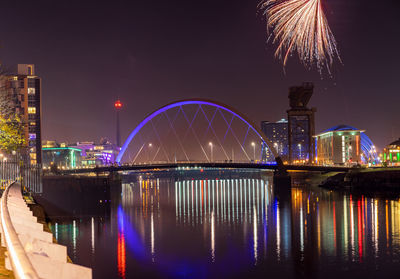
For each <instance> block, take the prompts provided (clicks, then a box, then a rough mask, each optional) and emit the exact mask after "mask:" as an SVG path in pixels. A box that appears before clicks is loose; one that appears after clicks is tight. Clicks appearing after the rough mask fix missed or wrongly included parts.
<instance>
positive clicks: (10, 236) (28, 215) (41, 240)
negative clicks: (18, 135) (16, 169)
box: [0, 183, 92, 279]
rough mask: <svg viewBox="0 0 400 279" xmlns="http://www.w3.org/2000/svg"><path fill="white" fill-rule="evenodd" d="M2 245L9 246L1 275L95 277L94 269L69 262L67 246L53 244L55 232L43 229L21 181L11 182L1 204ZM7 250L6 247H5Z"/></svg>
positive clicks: (84, 278)
mask: <svg viewBox="0 0 400 279" xmlns="http://www.w3.org/2000/svg"><path fill="white" fill-rule="evenodd" d="M0 229H1V244H2V246H3V247H6V249H7V251H6V253H5V255H6V256H5V259H4V263H5V264H4V267H5V268H6V269H9V270H12V271H13V272H6V271H5V270H4V276H3V273H2V272H3V269H4V267H2V266H1V263H2V262H3V261H2V259H1V256H0V273H2V274H0V278H1V276H3V278H14V277H15V278H31V279H34V278H57V279H62V278H82V279H86V278H92V270H91V269H90V268H87V267H83V266H79V265H76V264H72V263H69V262H68V261H67V248H66V247H65V246H62V245H59V244H56V243H53V235H52V234H51V233H49V232H45V231H44V230H43V224H40V223H38V222H37V218H36V217H35V216H33V214H32V211H30V209H29V207H28V206H27V204H26V202H25V200H24V199H23V196H22V193H21V186H20V184H19V183H12V184H10V185H9V186H8V187H7V188H6V190H5V191H4V193H3V195H2V198H1V203H0ZM2 251H4V249H3V250H2Z"/></svg>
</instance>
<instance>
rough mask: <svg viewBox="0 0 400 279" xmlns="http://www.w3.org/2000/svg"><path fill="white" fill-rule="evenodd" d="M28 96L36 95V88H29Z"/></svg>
mask: <svg viewBox="0 0 400 279" xmlns="http://www.w3.org/2000/svg"><path fill="white" fill-rule="evenodd" d="M28 94H29V95H35V88H31V87H29V88H28Z"/></svg>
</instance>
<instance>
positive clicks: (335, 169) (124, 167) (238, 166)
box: [60, 162, 350, 174]
mask: <svg viewBox="0 0 400 279" xmlns="http://www.w3.org/2000/svg"><path fill="white" fill-rule="evenodd" d="M177 168H211V169H212V168H220V169H221V168H224V169H259V170H277V169H278V167H277V165H268V164H255V163H229V162H228V163H207V162H206V163H190V162H188V163H163V164H148V165H121V166H101V167H94V168H81V169H70V170H62V171H60V172H61V173H63V174H75V173H76V174H78V173H91V172H96V173H103V172H118V171H133V170H162V169H177ZM285 168H286V170H289V171H290V170H292V171H322V172H347V171H348V170H350V168H349V167H325V166H307V165H285Z"/></svg>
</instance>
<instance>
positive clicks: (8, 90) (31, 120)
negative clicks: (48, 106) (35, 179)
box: [0, 64, 42, 164]
mask: <svg viewBox="0 0 400 279" xmlns="http://www.w3.org/2000/svg"><path fill="white" fill-rule="evenodd" d="M1 89H2V90H1V100H2V102H1V107H0V113H1V115H2V116H3V117H12V116H15V115H18V116H19V117H20V119H21V121H22V124H23V126H24V135H25V141H26V148H27V151H28V154H29V161H30V163H31V164H41V163H42V145H41V111H42V110H41V78H40V77H38V76H36V75H35V66H34V65H33V64H18V71H17V74H6V75H3V76H2V78H1Z"/></svg>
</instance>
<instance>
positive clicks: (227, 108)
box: [116, 99, 284, 170]
mask: <svg viewBox="0 0 400 279" xmlns="http://www.w3.org/2000/svg"><path fill="white" fill-rule="evenodd" d="M184 105H206V106H212V107H215V108H219V109H221V110H224V111H226V112H228V113H231V114H232V115H234V116H236V117H237V118H239V119H240V120H241V121H242V122H244V123H245V124H247V125H248V127H249V128H250V129H251V130H253V132H255V133H256V135H257V136H258V137H260V139H261V140H262V141H263V142H264V143H265V144H266V145H267V146H268V147H269V149H270V151H271V153H272V154H273V156H274V157H275V161H276V163H277V165H278V168H279V169H280V170H284V166H283V162H282V159H281V158H280V156H279V155H278V153H277V152H276V150H275V149H274V148H272V146H273V145H272V142H271V141H270V140H269V139H268V138H267V137H266V136H265V135H264V133H263V132H262V131H261V130H260V129H259V128H257V126H256V125H255V124H254V123H253V122H252V121H251V120H250V119H249V118H248V117H247V116H246V115H244V114H243V113H241V112H240V111H238V110H237V109H235V108H233V107H230V106H228V105H226V104H223V103H221V102H217V101H212V100H208V99H185V100H180V101H175V102H172V103H169V104H167V105H165V106H162V107H161V108H159V109H157V110H155V111H153V112H152V113H150V114H149V115H147V116H146V118H145V119H144V120H143V121H142V122H140V123H139V125H137V126H136V128H135V129H134V130H133V131H132V132H131V134H130V135H129V137H128V138H127V139H126V141H125V142H124V144H123V146H122V148H121V150H120V152H119V154H118V156H117V159H116V161H117V163H118V164H119V163H120V162H121V160H122V157H123V156H124V153H125V151H126V150H127V148H128V146H129V144H130V142H131V141H132V140H133V138H134V137H135V136H136V135H137V134H138V133H139V131H140V130H141V129H142V128H143V127H144V126H145V125H146V124H147V123H148V122H149V121H151V120H152V119H153V118H154V117H156V116H158V115H159V114H161V113H163V112H165V111H167V110H169V109H172V108H175V107H179V106H184Z"/></svg>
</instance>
